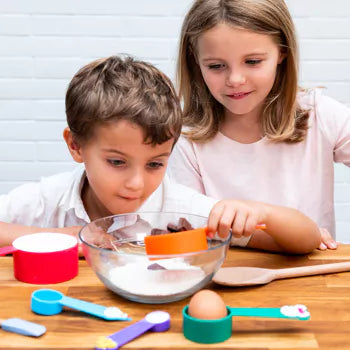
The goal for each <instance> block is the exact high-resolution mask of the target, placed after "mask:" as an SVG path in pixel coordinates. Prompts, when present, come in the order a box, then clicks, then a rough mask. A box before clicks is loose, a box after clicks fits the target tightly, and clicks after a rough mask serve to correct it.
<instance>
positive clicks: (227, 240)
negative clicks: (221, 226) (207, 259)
mask: <svg viewBox="0 0 350 350" xmlns="http://www.w3.org/2000/svg"><path fill="white" fill-rule="evenodd" d="M135 214H136V215H139V214H176V215H189V216H196V217H199V218H203V219H208V217H206V216H203V215H198V214H192V213H184V212H174V211H139V212H137V211H136V212H130V213H124V214H115V215H109V216H104V217H102V218H98V219H95V220H93V221H90V222H88V223H86V224H85V225H84V226H83V227H82V228H81V229H80V230H79V233H78V236H79V240H80V241H81V242H82V243H83V244H85V245H87V246H88V247H90V248H92V249H95V250H97V251H102V252H103V251H106V252H108V253H112V254H116V255H122V256H128V255H130V256H134V257H137V256H139V257H147V258H150V259H152V258H158V259H166V258H169V259H171V258H173V259H174V258H181V257H189V256H193V255H198V254H201V253H204V252H210V251H214V250H216V249H219V248H221V247H223V246H227V247H229V243H230V241H231V237H232V232H231V230H230V231H229V234H228V236H227V237H226V238H225V239H221V238H220V239H215V240H218V241H220V240H221V243H219V244H218V245H216V246H215V247H210V248H208V249H204V250H198V251H195V252H190V253H182V254H153V255H151V254H139V253H124V252H117V251H115V250H111V249H107V248H99V247H96V246H94V245H92V244H90V243H88V242H87V241H86V240H84V239H83V236H82V231H83V230H84V228H85V227H86V226H88V225H90V224H92V223H94V222H97V221H100V220H101V221H102V220H107V219H109V218H114V217H118V216H126V215H135ZM208 239H209V240H211V238H208Z"/></svg>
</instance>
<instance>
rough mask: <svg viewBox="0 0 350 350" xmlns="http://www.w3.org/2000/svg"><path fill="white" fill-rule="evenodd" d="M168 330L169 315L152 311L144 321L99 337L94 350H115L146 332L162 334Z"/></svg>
mask: <svg viewBox="0 0 350 350" xmlns="http://www.w3.org/2000/svg"><path fill="white" fill-rule="evenodd" d="M169 328H170V315H169V314H168V313H167V312H165V311H153V312H150V313H149V314H147V315H146V317H145V318H144V319H142V320H140V321H138V322H136V323H134V324H132V325H131V326H129V327H126V328H124V329H122V330H120V331H118V332H116V333H113V334H111V335H109V336H107V337H99V338H98V340H97V342H96V345H95V349H96V350H105V349H113V350H116V349H119V348H120V347H121V346H123V345H124V344H126V343H128V342H129V341H131V340H133V339H135V338H137V337H138V336H140V335H141V334H143V333H145V332H147V331H152V332H164V331H167V330H168V329H169Z"/></svg>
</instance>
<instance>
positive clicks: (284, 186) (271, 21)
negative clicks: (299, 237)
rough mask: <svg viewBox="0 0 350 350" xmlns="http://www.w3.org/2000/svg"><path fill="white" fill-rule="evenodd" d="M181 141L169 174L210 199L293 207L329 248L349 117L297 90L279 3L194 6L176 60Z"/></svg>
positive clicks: (211, 0) (210, 1) (349, 158)
mask: <svg viewBox="0 0 350 350" xmlns="http://www.w3.org/2000/svg"><path fill="white" fill-rule="evenodd" d="M178 83H179V93H180V97H181V98H182V100H183V101H182V102H183V110H184V125H185V129H184V133H183V136H182V137H181V138H180V140H179V142H178V143H177V145H176V147H175V150H174V152H173V155H172V160H171V164H170V173H171V175H172V176H173V177H174V178H175V179H176V180H177V181H178V182H180V183H183V184H185V185H189V186H191V187H193V188H195V189H197V190H198V191H200V192H202V193H205V194H206V195H209V196H212V197H215V198H219V199H221V198H227V197H233V198H238V199H245V200H250V199H254V200H261V201H265V202H269V203H272V204H276V205H282V206H288V207H294V208H297V209H299V210H300V211H301V212H303V213H304V214H307V215H308V216H310V217H311V218H312V219H313V220H314V221H316V222H317V224H318V225H319V227H320V231H321V235H322V241H323V242H322V243H321V245H320V249H327V248H330V249H335V248H336V247H337V245H336V242H335V240H334V238H335V219H334V204H333V186H334V185H333V183H334V179H333V162H334V161H335V162H342V163H344V164H346V165H347V166H350V110H349V109H348V108H347V107H345V106H344V105H341V104H340V103H338V102H336V101H335V100H333V99H331V98H329V97H326V96H323V95H322V93H321V92H320V91H318V90H313V91H305V90H299V89H298V85H297V84H298V48H297V42H296V33H295V28H294V25H293V22H292V19H291V16H290V14H289V11H288V8H287V6H286V4H285V3H284V1H283V0H261V1H252V0H197V1H195V2H194V4H193V6H192V7H191V9H190V10H189V12H188V14H187V16H186V17H185V20H184V23H183V26H182V32H181V38H180V48H179V57H178Z"/></svg>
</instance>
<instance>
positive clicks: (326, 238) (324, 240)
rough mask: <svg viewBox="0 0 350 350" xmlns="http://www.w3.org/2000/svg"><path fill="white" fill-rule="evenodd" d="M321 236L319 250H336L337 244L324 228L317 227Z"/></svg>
mask: <svg viewBox="0 0 350 350" xmlns="http://www.w3.org/2000/svg"><path fill="white" fill-rule="evenodd" d="M319 230H320V234H321V244H320V246H319V247H318V249H319V250H327V249H337V248H338V243H337V242H336V241H335V240H334V239H333V237H332V235H331V234H330V233H329V232H328V230H327V229H326V228H323V227H319Z"/></svg>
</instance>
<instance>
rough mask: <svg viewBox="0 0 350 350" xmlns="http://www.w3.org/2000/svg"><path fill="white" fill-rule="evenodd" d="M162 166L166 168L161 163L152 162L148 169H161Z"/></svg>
mask: <svg viewBox="0 0 350 350" xmlns="http://www.w3.org/2000/svg"><path fill="white" fill-rule="evenodd" d="M162 166H164V164H163V163H161V162H150V163H148V164H147V167H148V168H151V169H159V168H161V167H162Z"/></svg>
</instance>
